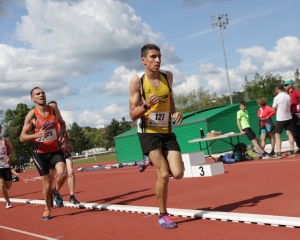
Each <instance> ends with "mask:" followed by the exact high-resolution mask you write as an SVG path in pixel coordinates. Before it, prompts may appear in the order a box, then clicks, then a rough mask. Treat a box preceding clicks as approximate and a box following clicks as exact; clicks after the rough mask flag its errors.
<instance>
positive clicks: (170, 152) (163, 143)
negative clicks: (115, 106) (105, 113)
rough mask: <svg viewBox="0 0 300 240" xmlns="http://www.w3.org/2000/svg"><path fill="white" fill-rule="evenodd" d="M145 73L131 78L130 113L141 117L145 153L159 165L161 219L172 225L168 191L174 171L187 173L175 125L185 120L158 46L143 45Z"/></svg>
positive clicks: (176, 176) (176, 174)
mask: <svg viewBox="0 0 300 240" xmlns="http://www.w3.org/2000/svg"><path fill="white" fill-rule="evenodd" d="M141 60H142V62H143V64H144V73H143V74H141V75H140V76H139V75H136V76H134V77H133V78H132V79H131V82H130V99H129V108H130V109H129V114H130V117H131V119H132V120H138V121H137V124H138V137H139V140H140V144H141V148H142V151H143V154H144V155H147V156H148V157H149V158H150V159H151V162H152V164H153V166H154V167H155V170H156V174H157V182H156V187H155V192H156V196H157V200H158V205H159V211H160V214H159V218H158V223H159V225H160V226H161V227H163V228H167V229H171V228H175V227H176V223H174V222H173V221H171V220H170V218H169V214H168V212H167V193H168V183H169V176H170V174H171V175H172V176H173V178H174V179H180V178H182V177H183V171H184V168H183V162H182V158H181V153H180V147H179V144H178V142H177V140H176V136H175V134H174V133H173V129H172V127H173V126H172V118H173V120H174V121H175V123H178V124H180V123H181V122H182V116H181V113H179V112H177V111H176V108H175V104H174V99H173V96H172V83H173V75H172V73H171V72H169V71H162V70H160V64H161V53H160V49H159V47H158V46H156V45H154V44H147V45H145V46H144V47H143V48H142V49H141Z"/></svg>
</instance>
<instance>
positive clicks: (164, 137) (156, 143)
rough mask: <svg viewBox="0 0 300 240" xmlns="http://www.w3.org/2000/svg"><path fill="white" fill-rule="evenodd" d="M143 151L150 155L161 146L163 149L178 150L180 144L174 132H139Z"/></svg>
mask: <svg viewBox="0 0 300 240" xmlns="http://www.w3.org/2000/svg"><path fill="white" fill-rule="evenodd" d="M137 134H138V137H139V140H140V144H141V148H142V152H143V154H144V155H149V152H151V151H153V150H155V149H158V148H161V149H162V151H178V152H180V146H179V144H178V142H177V140H176V135H175V134H174V133H137Z"/></svg>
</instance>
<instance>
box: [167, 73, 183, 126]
mask: <svg viewBox="0 0 300 240" xmlns="http://www.w3.org/2000/svg"><path fill="white" fill-rule="evenodd" d="M166 74H167V78H168V81H169V85H170V88H171V91H170V105H171V106H170V107H171V113H172V117H173V118H174V121H175V123H177V124H180V123H181V122H182V115H181V113H180V112H177V111H176V107H175V102H174V98H173V90H172V85H173V74H172V73H171V72H169V71H167V72H166Z"/></svg>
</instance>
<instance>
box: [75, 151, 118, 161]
mask: <svg viewBox="0 0 300 240" xmlns="http://www.w3.org/2000/svg"><path fill="white" fill-rule="evenodd" d="M115 152H116V150H115V149H113V150H108V151H94V152H92V151H86V152H85V153H84V154H78V155H73V154H72V158H73V159H75V158H92V157H96V156H99V155H102V154H105V153H115Z"/></svg>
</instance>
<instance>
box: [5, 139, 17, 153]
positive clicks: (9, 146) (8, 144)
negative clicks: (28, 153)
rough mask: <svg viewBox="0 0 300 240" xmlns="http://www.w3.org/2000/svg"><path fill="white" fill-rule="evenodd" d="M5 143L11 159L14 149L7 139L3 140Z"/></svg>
mask: <svg viewBox="0 0 300 240" xmlns="http://www.w3.org/2000/svg"><path fill="white" fill-rule="evenodd" d="M5 141H6V143H7V146H8V149H9V155H10V156H11V157H13V156H14V155H15V149H14V147H13V145H12V144H11V141H10V140H9V138H5Z"/></svg>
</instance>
